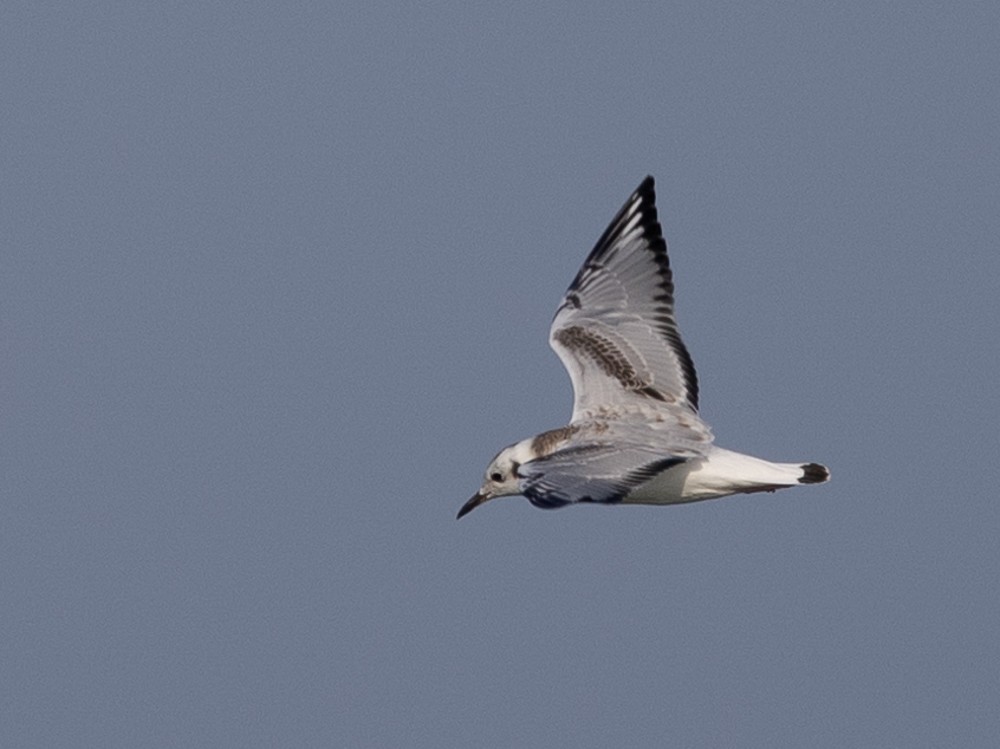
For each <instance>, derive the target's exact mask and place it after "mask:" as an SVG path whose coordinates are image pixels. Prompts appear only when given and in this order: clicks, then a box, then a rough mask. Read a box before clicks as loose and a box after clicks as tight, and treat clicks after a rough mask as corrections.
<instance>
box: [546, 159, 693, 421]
mask: <svg viewBox="0 0 1000 749" xmlns="http://www.w3.org/2000/svg"><path fill="white" fill-rule="evenodd" d="M655 203H656V195H655V192H654V190H653V178H652V177H646V179H645V180H644V181H643V183H642V184H641V185H639V188H638V189H637V190H636V191H635V192H634V193H632V196H631V197H630V198H629V199H628V201H627V202H626V203H625V205H624V206H623V207H622V209H621V210H620V211H619V212H618V215H617V216H615V218H614V220H613V221H612V222H611V224H610V225H609V226H608V228H607V229H606V230H605V232H604V234H603V235H602V236H601V238H600V239H599V240H598V242H597V245H596V246H595V247H594V249H593V250H592V251H591V253H590V255H589V256H588V257H587V260H586V262H585V263H584V264H583V267H582V268H581V269H580V272H579V273H577V275H576V278H575V279H574V280H573V283H572V284H570V287H569V289H568V290H567V292H566V296H565V297H564V298H563V301H562V304H561V305H560V306H559V309H558V310H557V311H556V315H555V319H554V320H553V321H552V327H551V329H550V331H549V343H550V345H551V346H552V348H553V349H555V352H556V353H557V354H558V355H559V358H560V359H562V362H563V365H564V366H565V367H566V369H567V371H568V372H569V376H570V379H571V380H572V381H573V393H574V402H573V421H585V420H588V419H593V418H600V416H601V414H602V413H603V414H608V413H621V412H633V413H634V412H635V411H642V412H651V413H652V414H659V415H661V416H663V417H664V418H669V419H675V418H676V417H677V416H678V415H679V414H687V415H689V416H693V421H694V422H696V427H699V428H700V427H704V425H703V424H702V422H701V421H700V419H698V417H697V412H698V378H697V375H696V374H695V370H694V363H693V362H692V361H691V356H690V354H688V351H687V348H686V347H685V346H684V342H683V341H682V340H681V335H680V332H679V331H678V330H677V321H676V320H675V319H674V284H673V276H672V274H671V272H670V262H669V260H668V258H667V245H666V242H665V241H664V240H663V231H662V229H661V228H660V223H659V221H658V220H657V216H656V204H655ZM704 434H706V435H707V434H708V428H707V427H704Z"/></svg>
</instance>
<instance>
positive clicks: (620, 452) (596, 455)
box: [518, 442, 695, 509]
mask: <svg viewBox="0 0 1000 749" xmlns="http://www.w3.org/2000/svg"><path fill="white" fill-rule="evenodd" d="M691 457H695V455H694V454H693V453H692V454H689V455H683V454H679V455H671V454H664V453H663V452H658V451H656V450H655V449H653V448H652V447H650V446H645V445H623V444H621V443H599V442H593V443H584V444H577V445H571V446H567V447H565V448H563V449H561V450H558V451H556V452H554V453H552V454H551V455H548V456H546V457H544V458H539V459H538V460H532V461H529V462H527V463H524V464H523V465H521V466H520V467H519V468H518V473H519V474H521V475H522V476H523V477H524V479H523V481H522V482H521V493H522V494H523V495H524V496H525V497H527V498H528V499H529V500H530V501H531V503H532V504H533V505H535V506H536V507H541V508H544V509H553V508H556V507H562V506H564V505H567V504H571V503H573V502H602V503H607V504H610V503H614V502H620V501H621V500H622V499H624V498H625V497H626V496H627V495H628V494H629V493H630V492H632V491H633V490H634V489H636V488H637V487H639V486H641V485H643V484H645V483H646V482H647V481H649V480H650V479H652V478H654V477H655V476H657V475H659V474H660V473H662V472H663V471H665V470H667V469H668V468H670V467H672V466H674V465H678V464H680V463H683V462H684V461H686V460H688V459H689V458H691Z"/></svg>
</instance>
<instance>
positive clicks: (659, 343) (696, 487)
mask: <svg viewBox="0 0 1000 749" xmlns="http://www.w3.org/2000/svg"><path fill="white" fill-rule="evenodd" d="M655 202H656V199H655V192H654V184H653V178H652V177H647V178H646V179H645V180H644V181H643V183H642V184H641V185H640V186H639V188H638V189H637V190H636V191H635V192H634V193H633V194H632V196H631V197H630V198H629V199H628V201H627V202H626V203H625V205H624V206H623V207H622V209H621V210H620V211H619V212H618V215H617V216H615V218H614V219H613V220H612V221H611V224H610V225H609V226H608V228H607V229H606V230H605V232H604V234H603V235H602V236H601V238H600V239H599V240H598V242H597V245H596V246H595V247H594V249H593V250H592V251H591V253H590V255H589V256H588V257H587V260H586V261H585V262H584V264H583V267H582V268H581V269H580V271H579V273H577V275H576V278H575V279H574V280H573V283H571V284H570V287H569V289H568V290H567V292H566V295H565V296H564V297H563V301H562V304H560V306H559V308H558V310H557V311H556V315H555V319H554V320H553V321H552V327H551V330H550V333H549V343H550V344H551V346H552V348H553V349H554V350H555V352H556V353H557V354H558V355H559V358H560V359H561V360H562V362H563V365H564V366H565V367H566V370H567V371H568V372H569V376H570V379H571V380H572V382H573V394H574V401H573V415H572V420H571V421H570V423H569V425H568V426H566V427H563V428H561V429H554V430H551V431H548V432H544V433H542V434H540V435H537V436H535V437H531V438H529V439H526V440H522V441H521V442H518V443H515V444H513V445H510V446H509V447H506V448H504V449H503V450H501V451H500V453H499V454H498V455H497V456H496V457H495V458H494V459H493V461H492V462H491V463H490V466H489V468H488V469H487V471H486V477H485V481H484V483H483V486H482V488H481V489H480V490H479V492H477V493H476V494H475V495H474V496H473V497H472V498H471V499H470V500H469V501H468V502H466V503H465V505H464V506H463V507H462V509H461V510H460V511H459V513H458V516H459V517H462V516H463V515H465V514H466V513H468V512H470V511H471V510H473V509H474V508H476V507H478V506H479V505H480V504H482V503H483V502H486V501H487V500H490V499H493V498H494V497H499V496H505V495H513V494H523V495H524V496H526V497H527V498H528V499H529V501H531V503H532V504H534V505H535V506H536V507H542V508H547V509H548V508H554V507H562V506H564V505H567V504H572V503H576V502H600V503H605V504H612V503H626V504H674V503H677V502H694V501H698V500H703V499H712V498H714V497H724V496H727V495H730V494H738V493H751V492H759V491H773V490H775V489H780V488H783V487H788V486H795V485H796V484H814V483H821V482H824V481H827V480H828V479H829V476H830V474H829V471H828V470H827V469H826V467H824V466H821V465H819V464H816V463H808V464H803V463H771V462H769V461H766V460H761V459H759V458H754V457H751V456H749V455H743V454H741V453H735V452H732V451H730V450H723V449H722V448H719V447H716V446H714V445H713V444H712V433H711V431H710V430H709V428H708V425H707V424H705V422H704V421H702V420H701V417H700V416H699V415H698V379H697V375H696V373H695V369H694V363H693V362H692V360H691V356H690V355H689V354H688V351H687V348H686V347H685V345H684V342H683V341H682V340H681V336H680V332H679V331H678V329H677V322H676V320H675V318H674V298H673V292H674V286H673V276H672V273H671V271H670V262H669V259H668V257H667V246H666V242H664V240H663V232H662V229H661V228H660V224H659V221H658V220H657V214H656V204H655Z"/></svg>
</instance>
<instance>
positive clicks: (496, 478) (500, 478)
mask: <svg viewBox="0 0 1000 749" xmlns="http://www.w3.org/2000/svg"><path fill="white" fill-rule="evenodd" d="M490 481H496V482H497V483H500V482H501V481H503V474H502V473H500V472H499V471H493V473H491V474H490Z"/></svg>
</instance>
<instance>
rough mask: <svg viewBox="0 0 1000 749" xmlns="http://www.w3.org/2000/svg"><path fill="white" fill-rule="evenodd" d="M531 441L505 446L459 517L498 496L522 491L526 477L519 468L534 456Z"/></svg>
mask: <svg viewBox="0 0 1000 749" xmlns="http://www.w3.org/2000/svg"><path fill="white" fill-rule="evenodd" d="M531 442H532V440H530V439H529V440H524V441H522V442H518V443H517V444H514V445H511V446H510V447H505V448H504V449H503V450H501V451H500V452H499V453H498V454H497V456H496V457H495V458H493V460H492V462H490V465H489V467H488V468H487V469H486V475H485V476H484V478H483V486H482V488H480V490H479V491H478V492H476V493H475V494H474V495H472V498H471V499H470V500H469V501H468V502H466V503H465V504H464V505H462V509H461V510H459V511H458V517H462V516H463V515H467V514H468V513H470V512H472V511H473V510H474V509H476V508H477V507H479V505H481V504H483V503H484V502H488V501H489V500H491V499H494V498H496V497H507V496H511V495H514V494H520V493H521V481H522V480H523V478H524V477H523V476H521V475H520V474H519V473H518V471H517V469H518V468H520V467H521V464H522V463H524V462H526V461H528V460H531V459H532V457H534V456H533V455H532V454H531Z"/></svg>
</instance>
